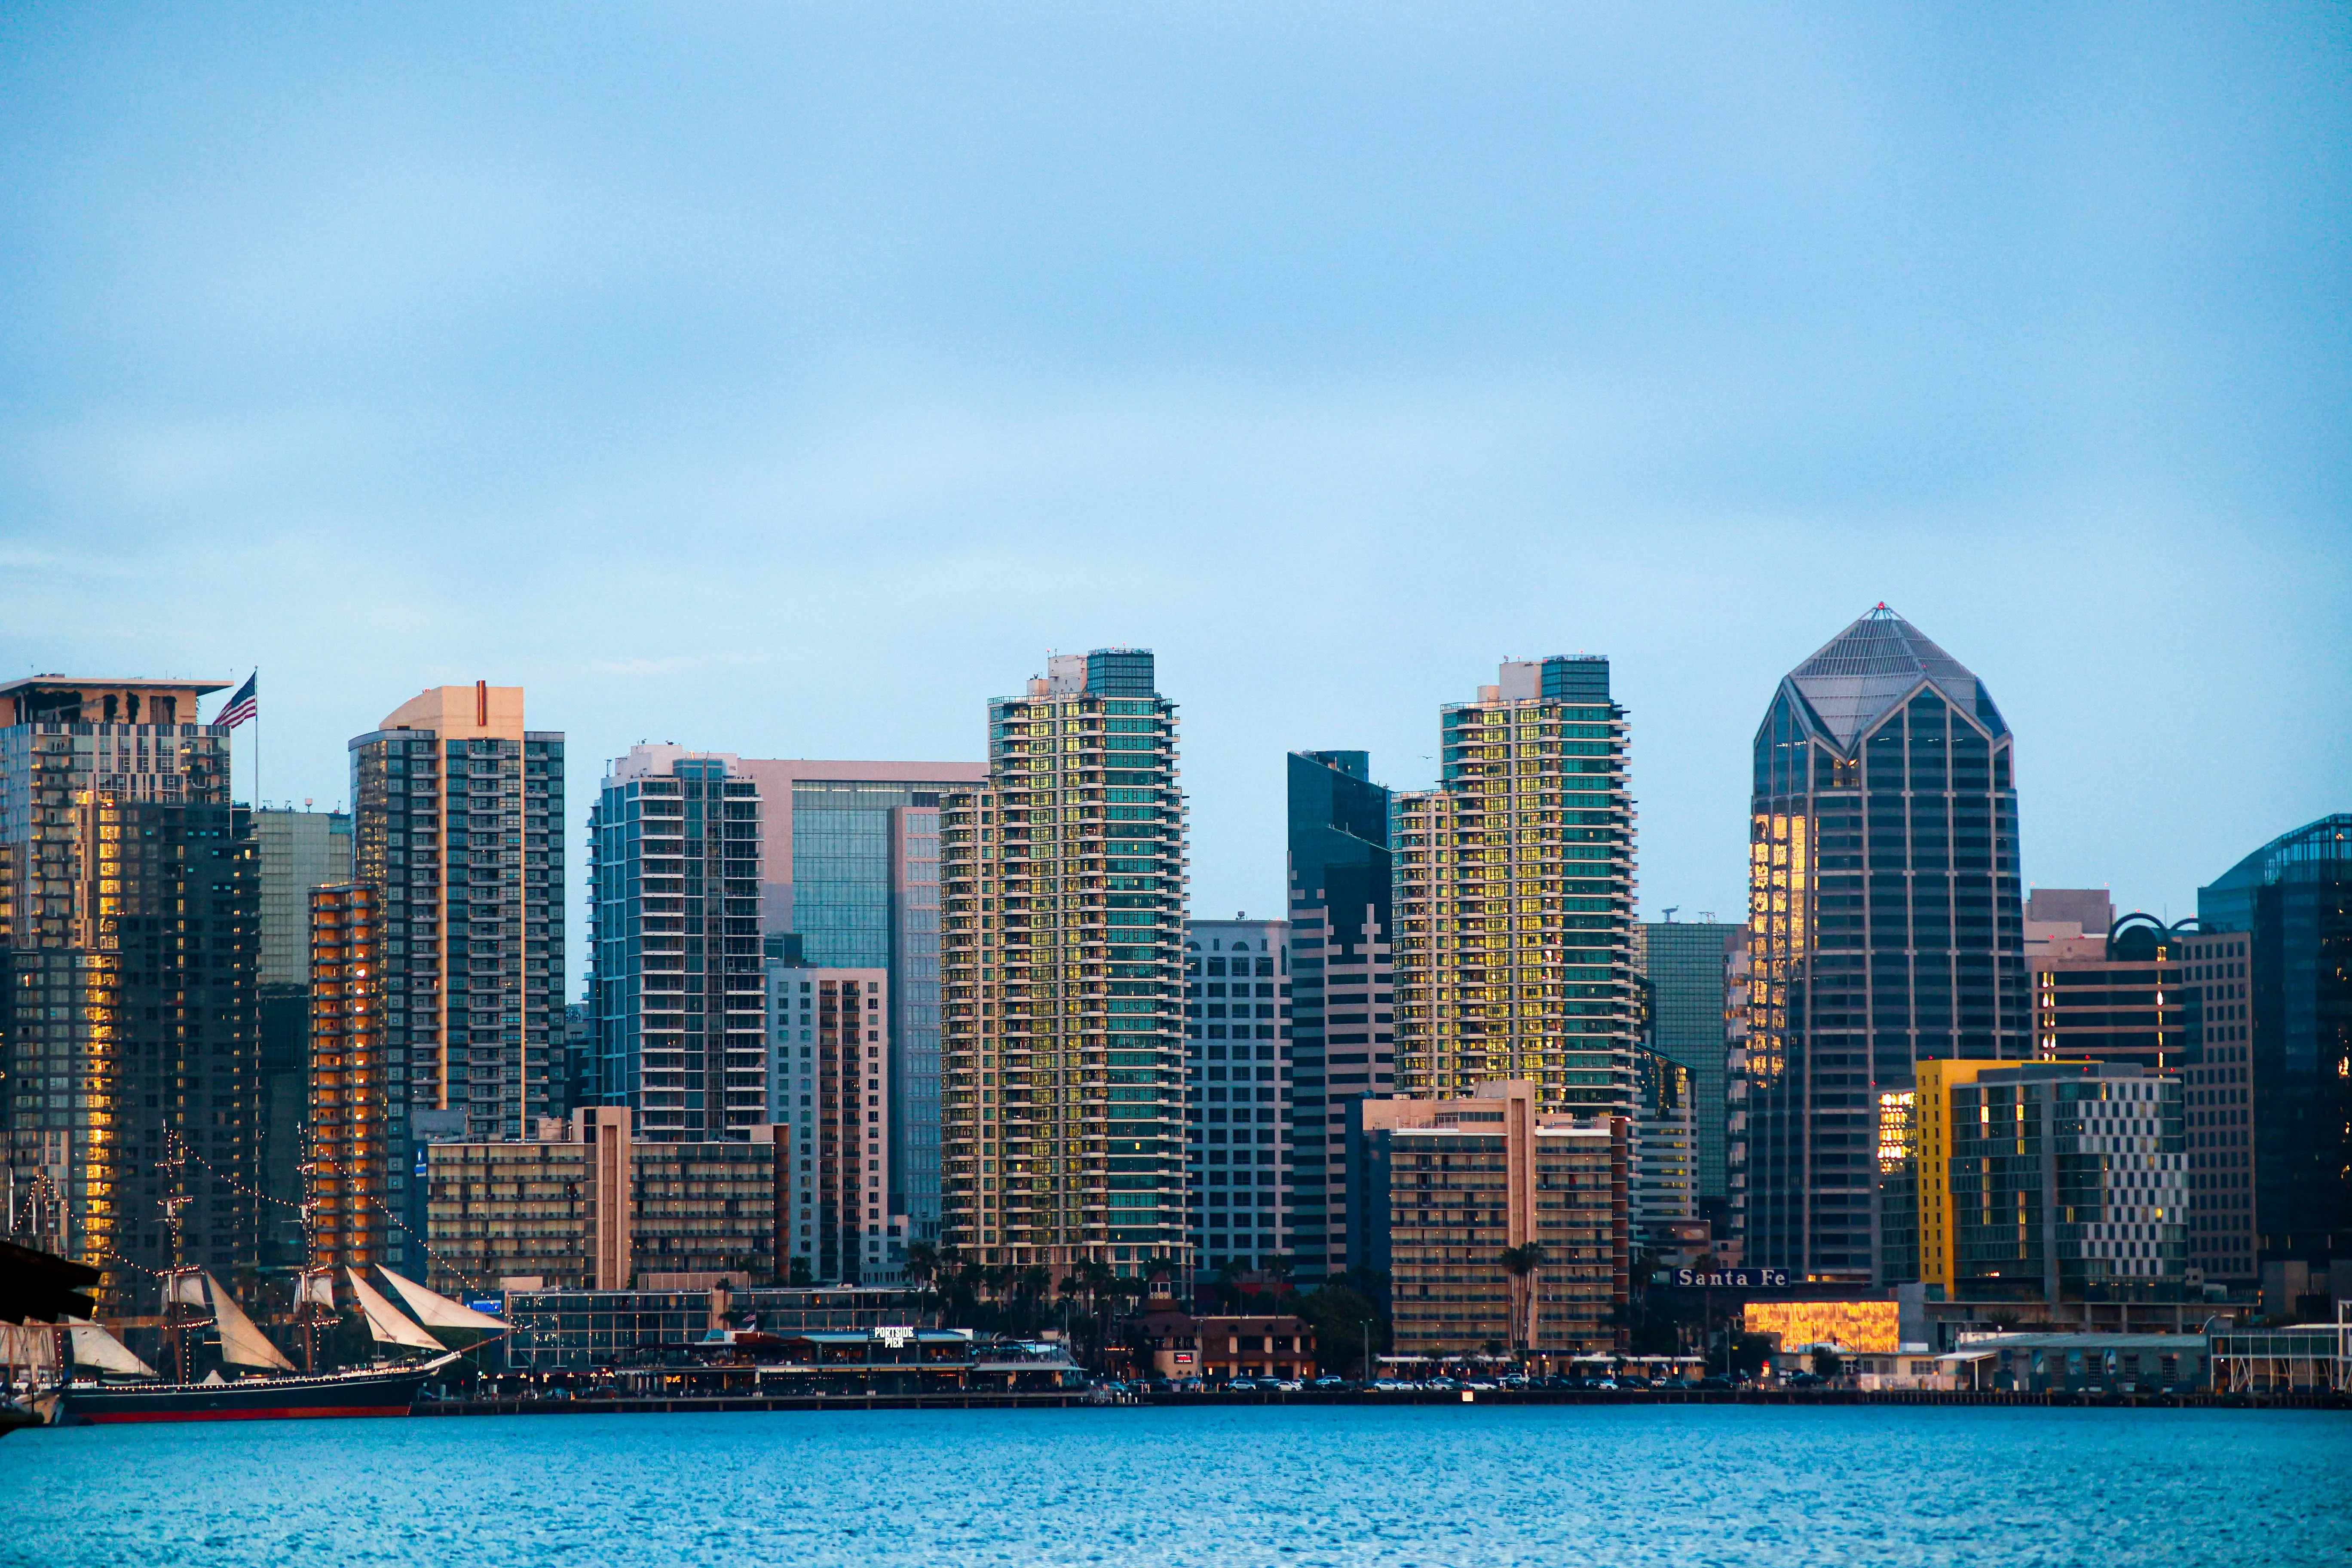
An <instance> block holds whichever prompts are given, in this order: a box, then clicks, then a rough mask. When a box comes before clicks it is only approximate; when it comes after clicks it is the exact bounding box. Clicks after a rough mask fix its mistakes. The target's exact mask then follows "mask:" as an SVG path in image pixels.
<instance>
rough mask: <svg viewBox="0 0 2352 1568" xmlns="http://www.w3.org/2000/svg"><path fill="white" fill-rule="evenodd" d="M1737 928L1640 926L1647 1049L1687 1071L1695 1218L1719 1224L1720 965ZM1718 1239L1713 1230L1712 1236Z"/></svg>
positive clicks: (1702, 923)
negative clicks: (1694, 1155)
mask: <svg viewBox="0 0 2352 1568" xmlns="http://www.w3.org/2000/svg"><path fill="white" fill-rule="evenodd" d="M1738 931H1739V928H1738V926H1736V925H1728V924H1724V923H1721V922H1718V921H1707V920H1697V921H1650V922H1648V923H1646V924H1644V925H1643V928H1642V937H1643V943H1642V947H1643V973H1645V974H1646V975H1647V976H1648V977H1649V982H1650V1043H1651V1046H1652V1047H1653V1048H1654V1050H1656V1051H1657V1053H1658V1054H1659V1055H1660V1056H1662V1057H1665V1058H1669V1059H1671V1060H1672V1061H1674V1062H1675V1063H1677V1064H1678V1065H1680V1066H1682V1067H1684V1068H1688V1069H1689V1070H1690V1096H1691V1114H1692V1121H1693V1126H1694V1129H1695V1131H1696V1135H1697V1139H1698V1203H1699V1214H1700V1215H1701V1217H1703V1218H1707V1219H1712V1220H1714V1221H1715V1222H1716V1224H1717V1226H1721V1225H1722V1224H1723V1223H1724V1218H1725V1215H1726V1214H1727V1210H1726V1209H1725V1207H1724V1198H1725V1196H1726V1194H1727V1191H1728V1188H1727V1186H1726V1184H1725V1175H1724V1164H1723V1130H1724V1120H1725V1116H1726V1111H1727V1107H1726V1104H1725V1099H1724V1061H1725V1058H1726V1056H1727V1050H1728V1042H1727V1040H1726V1038H1725V1035H1724V1016H1723V1015H1724V961H1725V959H1726V958H1727V956H1728V954H1729V951H1730V944H1731V939H1732V938H1733V937H1734V936H1736V935H1738ZM1718 1234H1720V1232H1718Z"/></svg>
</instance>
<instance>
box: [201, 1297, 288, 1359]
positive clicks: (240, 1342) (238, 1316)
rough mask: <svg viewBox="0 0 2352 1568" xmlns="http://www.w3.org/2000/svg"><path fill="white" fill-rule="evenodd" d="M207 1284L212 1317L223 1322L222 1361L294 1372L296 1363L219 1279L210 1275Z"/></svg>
mask: <svg viewBox="0 0 2352 1568" xmlns="http://www.w3.org/2000/svg"><path fill="white" fill-rule="evenodd" d="M205 1284H206V1285H207V1286H209V1287H211V1289H212V1296H213V1316H214V1317H215V1318H216V1319H218V1320H219V1323H220V1346H221V1360H223V1361H225V1362H226V1363H229V1364H230V1365H231V1366H266V1367H268V1368H270V1369H271V1370H273V1371H276V1372H292V1371H293V1370H294V1363H292V1362H290V1361H288V1360H287V1359H286V1356H285V1353H284V1352H281V1351H280V1350H279V1349H278V1347H277V1346H276V1345H273V1344H271V1343H270V1342H269V1336H268V1334H265V1333H263V1332H262V1331H261V1330H260V1328H259V1327H258V1326H257V1325H256V1324H255V1322H254V1321H253V1320H252V1319H251V1318H248V1317H247V1316H246V1315H245V1309H244V1308H242V1307H240V1306H238V1305H237V1304H236V1297H234V1296H232V1295H230V1294H229V1293H228V1292H227V1291H226V1290H224V1289H221V1282H220V1281H219V1280H217V1279H214V1278H213V1277H212V1276H211V1275H209V1274H207V1275H205Z"/></svg>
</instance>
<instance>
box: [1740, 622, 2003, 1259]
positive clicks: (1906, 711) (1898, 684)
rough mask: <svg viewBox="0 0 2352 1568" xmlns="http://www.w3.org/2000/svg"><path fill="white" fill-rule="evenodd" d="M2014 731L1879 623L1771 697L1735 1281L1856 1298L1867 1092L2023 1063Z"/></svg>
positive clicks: (1871, 1244)
mask: <svg viewBox="0 0 2352 1568" xmlns="http://www.w3.org/2000/svg"><path fill="white" fill-rule="evenodd" d="M2018 889H2019V884H2018V867H2017V790H2016V785H2015V781H2014V779H2013V778H2012V777H2011V736H2010V732H2009V726H2008V725H2007V724H2006V723H2005V722H2003V721H2002V720H2001V716H2000V710H1999V709H1997V708H1995V707H1994V706H1993V701H1992V697H1991V694H1990V692H1988V691H1987V690H1986V689H1985V688H1984V685H1983V683H1982V682H1981V681H1979V680H1978V679H1977V678H1976V677H1975V676H1973V675H1971V674H1970V673H1969V671H1968V670H1967V669H1965V668H1962V667H1961V666H1960V664H1959V663H1958V661H1957V660H1955V659H1954V658H1952V657H1951V656H1950V655H1949V654H1947V653H1946V652H1945V651H1944V650H1943V649H1941V648H1939V647H1937V646H1936V645H1935V644H1934V643H1932V642H1929V641H1928V640H1927V637H1923V636H1922V635H1921V634H1920V633H1919V631H1918V630H1917V629H1916V627H1914V626H1911V625H1910V624H1909V623H1908V622H1906V621H1905V620H1904V619H1903V618H1902V617H1901V616H1897V615H1895V613H1894V612H1893V611H1892V610H1889V609H1887V608H1886V607H1885V605H1880V606H1879V607H1877V608H1876V609H1874V610H1873V611H1871V612H1870V613H1869V614H1868V615H1866V616H1863V617H1862V618H1861V619H1860V620H1857V621H1855V622H1854V623H1853V625H1852V626H1848V627H1846V629H1845V630H1843V632H1840V633H1839V634H1838V635H1837V636H1836V637H1834V638H1832V640H1831V641H1830V643H1829V644H1828V645H1827V646H1826V647H1823V648H1822V650H1821V651H1820V652H1819V653H1816V654H1814V655H1813V656H1812V658H1809V659H1807V660H1806V661H1805V662H1804V663H1802V664H1801V665H1799V666H1798V667H1797V668H1796V669H1794V670H1793V671H1791V672H1790V674H1789V676H1788V677H1787V678H1786V679H1783V680H1782V681H1781V682H1780V689H1779V690H1778V691H1777V692H1776V693H1775V694H1774V695H1773V698H1772V701H1771V704H1770V706H1769V708H1768V709H1767V710H1766V712H1765V715H1764V721H1763V723H1762V725H1761V726H1760V727H1759V729H1758V731H1757V732H1756V742H1755V785H1754V798H1753V801H1752V804H1751V806H1750V813H1749V822H1748V952H1749V964H1750V974H1749V987H1748V989H1749V1020H1748V1038H1747V1043H1746V1057H1747V1072H1748V1088H1749V1094H1748V1112H1747V1115H1748V1122H1747V1140H1746V1142H1747V1151H1746V1153H1747V1164H1746V1170H1747V1176H1748V1186H1747V1195H1748V1203H1747V1207H1746V1210H1745V1214H1746V1220H1747V1230H1746V1234H1745V1236H1744V1237H1743V1238H1742V1239H1743V1241H1744V1252H1745V1258H1746V1260H1747V1261H1748V1263H1750V1264H1752V1265H1758V1266H1762V1267H1767V1268H1786V1269H1788V1270H1790V1272H1791V1273H1792V1274H1797V1275H1799V1276H1801V1277H1802V1278H1804V1279H1815V1280H1822V1281H1843V1282H1862V1281H1866V1280H1868V1279H1871V1278H1872V1277H1873V1275H1874V1271H1875V1269H1876V1267H1877V1263H1876V1260H1877V1258H1878V1257H1879V1243H1878V1236H1877V1232H1878V1209H1877V1192H1878V1181H1877V1155H1876V1152H1875V1150H1876V1144H1877V1142H1878V1127H1877V1114H1878V1113H1877V1101H1876V1099H1875V1095H1876V1094H1878V1093H1887V1092H1899V1091H1902V1090H1906V1089H1910V1088H1911V1087H1912V1081H1913V1066H1914V1064H1915V1063H1916V1062H1918V1061H1920V1060H1922V1059H1926V1058H1971V1059H1977V1060H1988V1059H1991V1060H2007V1059H2013V1058H2021V1057H2024V1056H2026V1055H2028V1054H2029V1052H2030V1047H2031V1035H2030V1025H2031V1019H2030V1016H2029V1014H2028V1010H2027V997H2026V989H2025V969H2024V957H2023V949H2022V935H2021V932H2022V924H2021V922H2022V914H2021V909H2020V906H2019V896H2018Z"/></svg>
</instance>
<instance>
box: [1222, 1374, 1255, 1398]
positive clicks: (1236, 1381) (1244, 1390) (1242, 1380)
mask: <svg viewBox="0 0 2352 1568" xmlns="http://www.w3.org/2000/svg"><path fill="white" fill-rule="evenodd" d="M1257 1390H1258V1383H1257V1379H1255V1378H1254V1377H1234V1378H1228V1379H1226V1380H1225V1392H1226V1393H1227V1394H1255V1393H1256V1392H1257Z"/></svg>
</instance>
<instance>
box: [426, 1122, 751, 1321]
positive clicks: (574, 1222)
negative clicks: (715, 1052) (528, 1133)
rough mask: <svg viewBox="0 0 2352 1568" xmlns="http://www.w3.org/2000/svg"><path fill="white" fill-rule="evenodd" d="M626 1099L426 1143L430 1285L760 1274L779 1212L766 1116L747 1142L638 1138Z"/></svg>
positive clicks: (586, 1285)
mask: <svg viewBox="0 0 2352 1568" xmlns="http://www.w3.org/2000/svg"><path fill="white" fill-rule="evenodd" d="M630 1115H631V1113H630V1111H629V1110H628V1109H627V1108H626V1107H624V1106H598V1107H595V1108H593V1109H590V1110H580V1111H575V1112H574V1113H573V1114H572V1117H571V1119H570V1120H569V1121H556V1120H554V1119H552V1118H549V1119H547V1120H545V1121H541V1124H540V1131H541V1136H540V1138H539V1139H537V1140H535V1141H533V1142H511V1143H509V1142H495V1143H461V1142H446V1143H435V1144H431V1145H429V1146H428V1147H427V1149H426V1150H425V1154H426V1170H427V1175H428V1179H429V1181H430V1183H431V1190H430V1193H429V1194H428V1198H427V1210H426V1212H427V1215H428V1224H429V1226H430V1234H429V1240H430V1241H431V1244H432V1269H431V1274H430V1279H431V1282H432V1285H433V1288H434V1289H438V1290H444V1291H447V1292H449V1293H451V1294H460V1293H466V1294H476V1295H478V1294H479V1293H481V1292H482V1291H484V1290H486V1289H491V1288H493V1287H495V1286H496V1285H497V1283H498V1282H499V1280H501V1279H538V1280H541V1281H542V1282H543V1283H544V1284H545V1285H547V1286H549V1287H551V1288H554V1289H591V1288H593V1289H603V1290H625V1289H628V1287H629V1286H630V1285H631V1284H632V1283H633V1282H635V1280H636V1279H638V1277H639V1276H640V1274H662V1275H668V1276H677V1275H697V1276H710V1277H715V1278H724V1279H731V1280H734V1281H737V1282H740V1283H744V1284H765V1283H767V1282H769V1281H772V1280H773V1279H775V1278H776V1275H777V1269H776V1264H777V1257H778V1251H779V1241H780V1239H781V1235H782V1229H783V1226H784V1224H785V1220H784V1204H783V1201H782V1198H783V1187H782V1174H783V1173H782V1170H781V1169H780V1168H779V1161H778V1158H777V1156H778V1152H779V1150H780V1148H781V1149H782V1150H784V1151H785V1152H787V1153H788V1152H789V1148H790V1145H789V1144H788V1143H787V1144H783V1145H779V1144H778V1143H777V1142H775V1141H774V1139H775V1134H776V1129H775V1128H774V1126H773V1125H772V1124H762V1125H760V1126H757V1127H753V1128H751V1129H750V1131H751V1141H749V1142H735V1141H731V1140H730V1141H726V1142H705V1143H674V1142H670V1143H648V1142H639V1141H638V1140H636V1139H635V1137H633V1136H632V1124H631V1120H630Z"/></svg>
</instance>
